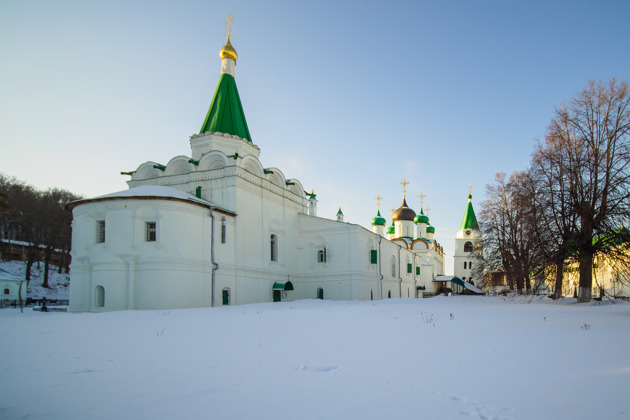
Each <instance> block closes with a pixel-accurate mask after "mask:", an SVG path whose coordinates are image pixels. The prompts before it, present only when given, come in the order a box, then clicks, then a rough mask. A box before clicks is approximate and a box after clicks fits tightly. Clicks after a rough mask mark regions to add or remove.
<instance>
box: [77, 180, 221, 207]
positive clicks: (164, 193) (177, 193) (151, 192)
mask: <svg viewBox="0 0 630 420" xmlns="http://www.w3.org/2000/svg"><path fill="white" fill-rule="evenodd" d="M116 198H145V199H146V198H165V199H175V200H183V201H191V202H194V203H198V204H202V205H205V206H213V207H216V206H214V205H213V204H212V203H210V202H209V201H206V200H204V199H203V198H199V197H195V196H194V195H192V194H188V193H186V192H184V191H182V190H178V189H177V188H173V187H165V186H162V185H141V186H139V187H134V188H129V189H128V190H123V191H118V192H115V193H111V194H106V195H101V196H98V197H93V198H85V199H82V200H77V201H73V202H71V203H70V204H68V208H70V209H72V208H73V207H75V206H77V205H79V204H83V203H88V202H90V201H100V200H108V199H116ZM222 210H223V209H222Z"/></svg>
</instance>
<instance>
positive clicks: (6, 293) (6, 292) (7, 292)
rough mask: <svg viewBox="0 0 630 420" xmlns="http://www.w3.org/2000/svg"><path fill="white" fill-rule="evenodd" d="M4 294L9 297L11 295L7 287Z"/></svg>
mask: <svg viewBox="0 0 630 420" xmlns="http://www.w3.org/2000/svg"><path fill="white" fill-rule="evenodd" d="M4 294H5V295H9V294H11V291H10V290H9V288H8V287H7V288H6V289H4Z"/></svg>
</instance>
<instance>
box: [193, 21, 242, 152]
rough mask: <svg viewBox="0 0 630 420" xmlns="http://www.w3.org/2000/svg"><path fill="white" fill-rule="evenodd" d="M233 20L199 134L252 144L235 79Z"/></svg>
mask: <svg viewBox="0 0 630 420" xmlns="http://www.w3.org/2000/svg"><path fill="white" fill-rule="evenodd" d="M232 20H233V19H232V15H229V16H228V20H227V21H226V24H227V28H228V31H227V42H226V43H225V45H224V46H223V48H221V51H220V55H221V77H220V78H219V84H218V85H217V89H216V90H215V92H214V96H213V97H212V102H211V103H210V108H209V109H208V114H207V115H206V119H205V120H204V122H203V125H202V126H201V130H200V131H199V134H202V133H206V132H218V133H224V134H231V135H235V136H238V137H241V138H244V139H246V140H247V141H249V142H251V141H252V137H251V135H250V134H249V128H248V127H247V121H246V120H245V112H244V111H243V105H242V104H241V98H240V96H239V94H238V89H237V88H236V81H235V79H234V70H235V66H236V60H237V58H238V56H237V54H236V50H235V49H234V47H233V46H232V43H231V42H230V36H231V32H232Z"/></svg>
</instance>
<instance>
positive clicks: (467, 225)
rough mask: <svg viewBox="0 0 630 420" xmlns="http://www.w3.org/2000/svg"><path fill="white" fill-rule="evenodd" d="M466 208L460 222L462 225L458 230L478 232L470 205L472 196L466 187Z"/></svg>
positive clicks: (477, 224) (475, 218)
mask: <svg viewBox="0 0 630 420" xmlns="http://www.w3.org/2000/svg"><path fill="white" fill-rule="evenodd" d="M468 189H469V191H468V207H466V214H465V215H464V220H462V224H461V226H460V227H459V230H464V229H475V230H479V223H477V217H476V216H475V210H473V205H472V202H471V200H472V194H471V193H470V187H468Z"/></svg>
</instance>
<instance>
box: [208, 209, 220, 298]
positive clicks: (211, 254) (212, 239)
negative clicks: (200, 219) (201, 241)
mask: <svg viewBox="0 0 630 420" xmlns="http://www.w3.org/2000/svg"><path fill="white" fill-rule="evenodd" d="M213 210H214V206H212V205H211V206H210V218H211V219H212V222H211V227H210V262H211V263H212V280H211V282H210V285H211V287H212V291H211V293H210V307H214V279H215V273H216V271H217V270H218V269H219V264H217V263H216V261H215V260H214V214H213V213H212V212H213Z"/></svg>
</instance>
